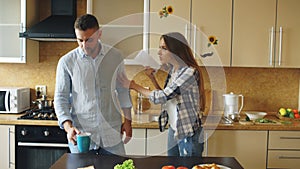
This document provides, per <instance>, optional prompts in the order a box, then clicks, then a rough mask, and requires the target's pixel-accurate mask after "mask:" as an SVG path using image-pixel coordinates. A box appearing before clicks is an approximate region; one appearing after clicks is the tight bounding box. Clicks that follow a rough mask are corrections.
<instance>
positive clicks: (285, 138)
mask: <svg viewBox="0 0 300 169" xmlns="http://www.w3.org/2000/svg"><path fill="white" fill-rule="evenodd" d="M280 139H300V137H280Z"/></svg>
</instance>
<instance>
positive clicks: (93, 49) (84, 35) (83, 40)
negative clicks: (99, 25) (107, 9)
mask: <svg viewBox="0 0 300 169" xmlns="http://www.w3.org/2000/svg"><path fill="white" fill-rule="evenodd" d="M75 34H76V38H77V43H78V45H79V47H80V48H81V49H82V50H83V51H84V53H85V54H86V55H88V56H92V57H95V56H96V55H97V54H98V52H99V51H98V47H99V46H98V40H99V38H100V37H101V30H100V29H95V28H92V29H87V30H85V31H82V30H79V29H75Z"/></svg>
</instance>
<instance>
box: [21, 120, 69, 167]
mask: <svg viewBox="0 0 300 169" xmlns="http://www.w3.org/2000/svg"><path fill="white" fill-rule="evenodd" d="M67 142H68V141H67V137H66V133H65V131H64V130H62V129H60V128H59V127H58V126H36V125H17V126H16V168H17V169H48V168H50V166H51V165H52V164H54V163H55V161H57V160H58V158H60V157H61V156H62V155H63V154H64V153H67V152H69V148H68V143H67Z"/></svg>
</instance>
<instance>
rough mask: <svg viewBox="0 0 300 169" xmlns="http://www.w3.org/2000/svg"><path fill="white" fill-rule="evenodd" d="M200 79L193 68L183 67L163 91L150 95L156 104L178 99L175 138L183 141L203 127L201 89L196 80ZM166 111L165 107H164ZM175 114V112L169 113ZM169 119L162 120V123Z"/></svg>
mask: <svg viewBox="0 0 300 169" xmlns="http://www.w3.org/2000/svg"><path fill="white" fill-rule="evenodd" d="M171 72H172V70H171V71H170V73H171ZM170 73H169V75H168V78H167V80H166V83H165V84H168V80H169V78H170V77H171V75H170ZM198 78H199V74H198V73H197V71H195V69H194V68H191V67H187V66H185V67H181V68H180V69H179V70H178V74H177V76H176V78H175V79H174V80H173V82H172V83H171V84H168V85H167V86H165V88H164V89H163V90H154V91H153V92H152V93H151V94H150V97H149V99H150V101H152V102H153V103H155V104H164V103H166V101H167V100H169V99H172V98H176V100H177V102H178V104H177V112H175V113H177V117H178V120H177V124H176V126H177V131H176V132H175V138H177V139H183V138H185V137H188V136H192V135H193V134H194V131H196V130H197V129H198V128H199V127H200V126H201V120H200V116H199V115H200V114H199V113H200V107H199V88H198V82H197V80H196V79H198ZM163 110H165V111H166V108H165V106H162V112H163ZM168 113H174V112H168ZM164 120H167V119H162V121H164Z"/></svg>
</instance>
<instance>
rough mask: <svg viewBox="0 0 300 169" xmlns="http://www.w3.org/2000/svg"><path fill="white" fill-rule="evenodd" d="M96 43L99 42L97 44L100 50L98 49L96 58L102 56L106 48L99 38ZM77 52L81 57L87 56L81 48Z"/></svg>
mask: <svg viewBox="0 0 300 169" xmlns="http://www.w3.org/2000/svg"><path fill="white" fill-rule="evenodd" d="M98 43H99V46H100V48H101V50H100V52H99V54H98V55H97V56H96V58H98V57H99V56H101V57H103V56H104V55H105V54H106V53H107V49H106V48H105V46H104V45H103V44H102V42H101V41H100V40H99V41H98ZM78 48H79V47H78ZM79 53H80V54H81V58H86V57H88V55H86V54H85V53H84V51H83V50H82V49H81V48H79Z"/></svg>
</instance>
